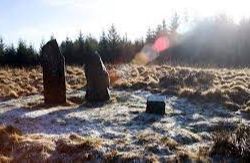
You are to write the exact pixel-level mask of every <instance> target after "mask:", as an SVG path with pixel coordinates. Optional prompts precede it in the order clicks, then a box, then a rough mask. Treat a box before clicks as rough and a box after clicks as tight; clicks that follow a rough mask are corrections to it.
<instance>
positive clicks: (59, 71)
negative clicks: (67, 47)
mask: <svg viewBox="0 0 250 163" xmlns="http://www.w3.org/2000/svg"><path fill="white" fill-rule="evenodd" d="M41 58H42V67H43V87H44V101H45V103H46V104H64V103H66V84H65V60H64V57H63V55H62V54H61V52H60V50H59V47H58V44H57V41H56V40H51V41H49V42H48V43H47V44H46V45H44V46H43V47H42V55H41Z"/></svg>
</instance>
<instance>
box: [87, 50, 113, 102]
mask: <svg viewBox="0 0 250 163" xmlns="http://www.w3.org/2000/svg"><path fill="white" fill-rule="evenodd" d="M84 71H85V75H86V79H87V88H86V95H85V98H86V100H87V101H89V102H102V101H107V100H109V99H110V96H109V84H110V79H109V74H108V72H107V70H106V67H105V66H104V64H103V62H102V59H101V57H100V56H99V54H98V53H97V52H96V53H92V54H90V55H88V56H87V57H86V64H85V67H84Z"/></svg>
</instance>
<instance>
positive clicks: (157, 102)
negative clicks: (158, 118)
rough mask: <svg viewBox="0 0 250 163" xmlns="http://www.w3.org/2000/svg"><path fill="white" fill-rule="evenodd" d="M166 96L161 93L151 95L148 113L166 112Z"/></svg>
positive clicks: (148, 101)
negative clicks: (160, 94)
mask: <svg viewBox="0 0 250 163" xmlns="http://www.w3.org/2000/svg"><path fill="white" fill-rule="evenodd" d="M165 107H166V97H165V96H159V95H152V96H149V97H148V99H147V108H146V113H152V114H160V115H164V114H165Z"/></svg>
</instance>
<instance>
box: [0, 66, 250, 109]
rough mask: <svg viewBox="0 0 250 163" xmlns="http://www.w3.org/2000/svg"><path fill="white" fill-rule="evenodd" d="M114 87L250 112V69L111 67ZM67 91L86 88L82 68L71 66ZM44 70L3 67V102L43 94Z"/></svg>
mask: <svg viewBox="0 0 250 163" xmlns="http://www.w3.org/2000/svg"><path fill="white" fill-rule="evenodd" d="M107 69H108V72H109V74H110V81H111V86H112V87H113V88H117V89H132V90H138V89H144V90H149V91H151V92H159V93H162V94H169V93H171V94H175V95H179V96H183V97H190V98H192V99H195V100H205V101H213V102H219V103H222V104H223V105H224V106H225V107H227V108H228V109H231V110H243V111H246V112H249V111H250V69H199V68H190V67H171V66H168V65H163V66H158V65H152V66H140V65H133V64H126V65H115V66H114V65H107ZM66 81H67V84H66V86H67V90H78V89H83V88H84V86H85V85H86V78H85V76H84V71H83V68H82V67H74V66H68V67H67V70H66ZM42 83H43V82H42V70H41V68H40V67H36V68H26V69H25V68H21V69H18V68H8V67H5V68H1V69H0V90H1V91H0V99H1V98H2V99H6V98H18V97H21V96H27V95H32V94H39V93H42V92H43V85H42Z"/></svg>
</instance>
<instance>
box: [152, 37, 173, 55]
mask: <svg viewBox="0 0 250 163" xmlns="http://www.w3.org/2000/svg"><path fill="white" fill-rule="evenodd" d="M168 48H169V40H168V38H167V36H161V37H159V38H157V39H156V40H155V42H154V44H153V49H154V50H155V51H157V52H158V53H160V52H162V51H164V50H166V49H168Z"/></svg>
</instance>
